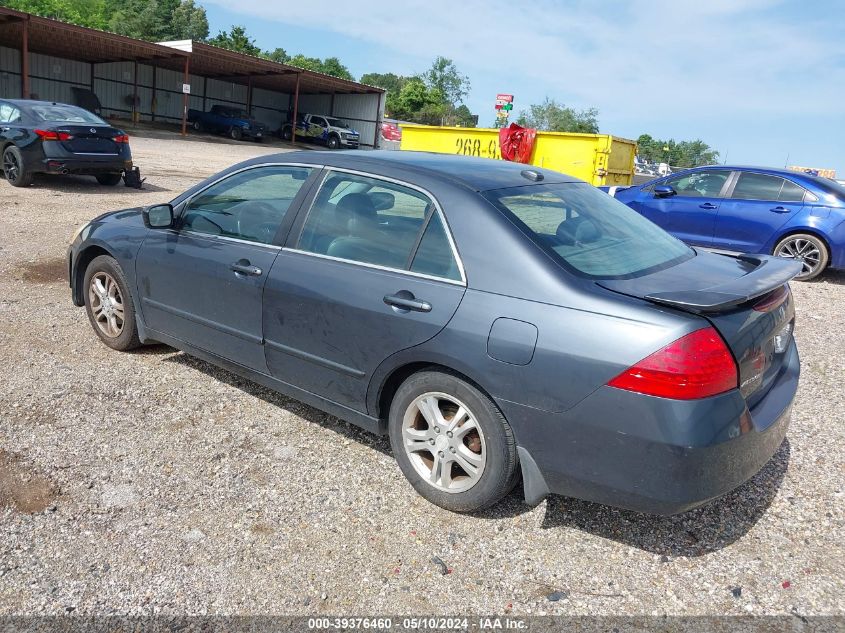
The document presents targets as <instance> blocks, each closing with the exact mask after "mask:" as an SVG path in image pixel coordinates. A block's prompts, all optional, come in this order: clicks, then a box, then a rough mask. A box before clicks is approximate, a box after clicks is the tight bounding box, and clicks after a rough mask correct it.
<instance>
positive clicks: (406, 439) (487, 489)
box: [388, 371, 519, 512]
mask: <svg viewBox="0 0 845 633" xmlns="http://www.w3.org/2000/svg"><path fill="white" fill-rule="evenodd" d="M388 426H389V432H390V444H391V446H392V448H393V454H394V456H395V457H396V461H397V462H398V463H399V468H400V469H401V470H402V473H403V474H404V475H405V477H406V478H407V479H408V481H409V482H410V483H411V485H412V486H413V487H414V489H415V490H416V491H417V492H418V493H419V494H420V495H422V496H423V497H425V498H426V499H428V500H429V501H430V502H432V503H434V504H435V505H438V506H440V507H441V508H445V509H447V510H451V511H453V512H474V511H477V510H482V509H484V508H488V507H490V506H492V505H495V504H496V503H498V502H499V501H501V500H502V499H503V498H504V497H505V496H506V495H507V494H508V493H509V492H510V491H511V490H512V489H513V487H514V485H515V483H516V481H517V478H518V475H519V473H518V460H517V452H516V441H515V440H514V436H513V432H512V431H511V428H510V425H509V424H508V422H507V420H505V417H504V416H503V415H502V413H501V411H499V409H498V408H497V407H496V405H495V404H494V403H493V402H492V401H491V400H490V398H488V397H487V396H486V395H484V394H483V393H481V392H480V391H479V390H478V389H476V388H475V387H474V386H472V385H470V384H469V383H468V382H466V381H464V380H462V379H461V378H458V377H457V376H455V375H453V374H449V373H446V372H440V371H424V372H420V373H417V374H414V375H413V376H411V377H410V378H408V379H407V380H406V381H405V382H404V383H403V384H402V386H401V387H399V390H398V391H397V392H396V395H395V396H394V398H393V402H392V404H391V407H390V419H389V422H388Z"/></svg>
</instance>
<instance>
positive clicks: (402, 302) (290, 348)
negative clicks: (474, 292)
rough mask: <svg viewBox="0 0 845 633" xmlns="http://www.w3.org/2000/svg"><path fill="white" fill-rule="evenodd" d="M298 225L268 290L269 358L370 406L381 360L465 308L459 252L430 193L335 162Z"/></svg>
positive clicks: (305, 380) (313, 385)
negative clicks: (368, 395) (337, 167)
mask: <svg viewBox="0 0 845 633" xmlns="http://www.w3.org/2000/svg"><path fill="white" fill-rule="evenodd" d="M301 215H303V214H301ZM300 224H302V228H301V229H299V230H298V229H297V228H294V229H293V231H292V232H291V236H290V238H289V246H288V247H286V248H284V249H283V250H282V252H281V253H280V254H279V257H278V258H277V259H276V261H275V263H274V264H273V267H272V269H271V270H270V276H269V278H268V280H267V285H266V287H265V290H264V337H265V341H266V347H265V353H266V357H267V365H268V367H269V369H270V372H271V374H272V375H273V376H275V377H276V378H278V379H280V380H282V381H284V382H286V383H289V384H292V385H295V386H297V387H300V388H302V389H305V390H307V391H310V392H312V393H315V394H318V395H320V396H323V397H325V398H328V399H329V400H332V401H334V402H337V403H339V404H342V405H344V406H347V407H350V408H352V409H355V410H358V411H361V412H364V411H365V409H366V404H365V399H366V398H365V396H366V391H367V386H368V384H369V379H370V377H371V376H372V374H373V372H374V371H375V369H376V368H377V367H378V365H379V364H380V363H381V362H382V361H383V360H385V359H386V358H387V357H389V356H390V355H392V354H394V353H396V352H398V351H400V350H402V349H405V348H408V347H412V346H414V345H419V344H421V343H423V342H425V341H427V340H429V339H430V338H432V337H433V336H435V335H436V334H437V333H438V332H439V331H440V330H441V329H443V327H445V325H446V324H447V323H448V322H449V320H450V319H451V318H452V315H453V314H454V313H455V310H457V307H458V304H459V303H460V301H461V298H462V297H463V295H464V292H465V290H466V283H465V279H464V275H463V270H462V267H461V265H460V260H459V259H458V255H457V251H456V249H455V247H454V244H453V242H452V239H451V237H450V235H449V233H448V227H447V225H446V222H445V220H444V217H443V215H442V211H441V210H440V209H439V207H438V206H437V203H436V202H435V200H434V199H433V197H432V196H430V195H429V194H427V193H426V192H424V191H422V190H420V189H418V188H416V187H414V186H413V185H409V184H405V183H398V182H394V181H389V180H385V179H382V178H380V177H376V176H368V175H360V174H357V173H352V172H345V171H341V170H330V171H327V173H326V174H325V178H324V180H323V183H322V185H321V187H320V189H319V191H318V192H317V193H316V195H315V196H314V200H313V203H312V204H311V207H310V210H309V211H308V213H307V215H304V218H303V219H302V220H301V221H300Z"/></svg>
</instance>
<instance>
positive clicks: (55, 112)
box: [29, 105, 108, 125]
mask: <svg viewBox="0 0 845 633" xmlns="http://www.w3.org/2000/svg"><path fill="white" fill-rule="evenodd" d="M29 111H30V112H31V113H32V114H33V115H34V116H35V118H36V119H38V120H39V121H61V122H66V123H93V124H95V125H108V123H106V122H105V121H103V120H102V119H101V118H100V117H98V116H97V115H95V114H91V113H90V112H88V110H83V109H82V108H77V107H75V106H70V105H33V106H29Z"/></svg>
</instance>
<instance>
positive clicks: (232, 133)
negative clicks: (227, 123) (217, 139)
mask: <svg viewBox="0 0 845 633" xmlns="http://www.w3.org/2000/svg"><path fill="white" fill-rule="evenodd" d="M243 137H244V131H243V130H242V129H241V128H239V127H233V128H231V129H230V130H229V138H231V139H232V140H233V141H240V140H241V139H242V138H243Z"/></svg>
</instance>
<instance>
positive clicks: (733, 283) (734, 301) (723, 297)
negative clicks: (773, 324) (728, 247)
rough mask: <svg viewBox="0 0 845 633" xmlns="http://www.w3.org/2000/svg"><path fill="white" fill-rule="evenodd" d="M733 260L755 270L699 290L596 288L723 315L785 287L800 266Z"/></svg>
mask: <svg viewBox="0 0 845 633" xmlns="http://www.w3.org/2000/svg"><path fill="white" fill-rule="evenodd" d="M735 257H736V259H738V260H740V261H742V262H746V263H748V264H751V265H753V266H754V268H753V269H751V270H750V271H749V272H748V273H747V274H745V275H743V276H742V277H737V278H735V279H731V280H730V281H727V282H725V283H723V284H717V285H714V286H711V287H709V288H702V289H699V290H671V291H668V292H650V293H648V294H638V293H636V294H635V293H632V292H631V291H630V290H631V289H630V288H626V287H625V285H626V284H625V281H611V280H607V281H602V282H599V285H600V286H602V287H604V288H607V289H608V290H613V291H614V292H621V293H622V294H627V295H632V294H633V296H640V297H642V298H643V299H646V300H648V301H651V302H653V303H659V304H662V305H667V306H672V307H674V308H681V309H683V310H687V311H691V312H722V311H724V310H727V309H729V308H732V307H734V306H738V305H740V304H742V303H745V302H746V301H750V300H751V299H754V298H755V297H759V296H761V295H764V294H766V293H767V292H771V291H772V290H775V289H777V288H779V287H780V286H782V285H784V284H785V283H787V282H788V281H789V280H790V279H792V278H793V277H795V276H796V275H798V274H800V273H801V270H802V266H801V264H800V263H799V262H796V261H793V260H789V259H784V258H781V257H772V256H770V255H737V256H735Z"/></svg>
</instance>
